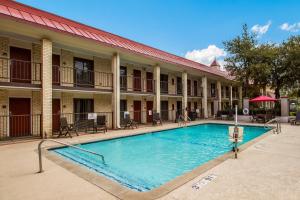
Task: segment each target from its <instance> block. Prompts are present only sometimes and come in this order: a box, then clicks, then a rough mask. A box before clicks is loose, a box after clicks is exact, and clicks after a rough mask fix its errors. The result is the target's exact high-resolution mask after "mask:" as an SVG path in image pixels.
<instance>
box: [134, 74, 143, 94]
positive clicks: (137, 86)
mask: <svg viewBox="0 0 300 200" xmlns="http://www.w3.org/2000/svg"><path fill="white" fill-rule="evenodd" d="M141 82H142V79H141V71H140V70H133V90H134V91H141V88H142V86H141Z"/></svg>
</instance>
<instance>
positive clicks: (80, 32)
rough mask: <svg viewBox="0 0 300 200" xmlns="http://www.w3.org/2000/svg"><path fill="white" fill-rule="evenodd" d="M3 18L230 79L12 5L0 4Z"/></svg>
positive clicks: (198, 65) (2, 1)
mask: <svg viewBox="0 0 300 200" xmlns="http://www.w3.org/2000/svg"><path fill="white" fill-rule="evenodd" d="M3 16H6V17H10V18H12V19H14V20H17V21H22V22H28V23H31V24H36V25H39V26H41V27H43V28H47V29H50V30H54V31H60V32H64V33H68V34H71V35H73V36H79V37H82V38H86V39H91V40H95V41H97V42H100V43H102V44H104V45H108V46H111V47H116V48H121V49H125V50H127V51H130V52H132V53H136V54H142V55H144V56H147V57H150V58H154V59H156V60H159V61H163V62H167V63H171V64H176V65H182V66H186V67H191V68H195V69H199V70H201V71H204V72H208V73H211V74H215V75H218V76H222V77H225V78H228V79H231V77H230V76H229V75H228V73H227V72H224V71H220V70H217V69H214V68H212V67H208V66H206V65H203V64H201V63H197V62H194V61H191V60H188V59H185V58H183V57H180V56H176V55H174V54H170V53H167V52H165V51H162V50H159V49H156V48H153V47H150V46H147V45H144V44H141V43H138V42H135V41H132V40H129V39H126V38H123V37H120V36H117V35H114V34H111V33H108V32H105V31H102V30H99V29H96V28H94V27H91V26H87V25H84V24H81V23H78V22H75V21H72V20H69V19H66V18H64V17H60V16H57V15H54V14H52V13H49V12H46V11H43V10H39V9H36V8H33V7H30V6H27V5H24V4H21V3H18V2H15V1H11V0H0V17H3Z"/></svg>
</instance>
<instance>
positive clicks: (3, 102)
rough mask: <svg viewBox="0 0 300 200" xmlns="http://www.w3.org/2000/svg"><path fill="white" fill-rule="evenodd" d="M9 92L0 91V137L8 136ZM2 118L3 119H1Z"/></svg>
mask: <svg viewBox="0 0 300 200" xmlns="http://www.w3.org/2000/svg"><path fill="white" fill-rule="evenodd" d="M8 109H9V107H8V91H7V90H0V135H3V136H7V135H8V129H9V124H8V119H7V117H5V116H7V115H8ZM1 116H2V117H1Z"/></svg>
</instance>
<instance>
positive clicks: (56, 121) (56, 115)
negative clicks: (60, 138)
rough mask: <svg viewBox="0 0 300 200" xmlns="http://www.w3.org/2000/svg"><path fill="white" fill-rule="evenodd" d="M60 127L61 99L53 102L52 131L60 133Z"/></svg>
mask: <svg viewBox="0 0 300 200" xmlns="http://www.w3.org/2000/svg"><path fill="white" fill-rule="evenodd" d="M59 127H60V99H53V100H52V129H53V132H57V131H59Z"/></svg>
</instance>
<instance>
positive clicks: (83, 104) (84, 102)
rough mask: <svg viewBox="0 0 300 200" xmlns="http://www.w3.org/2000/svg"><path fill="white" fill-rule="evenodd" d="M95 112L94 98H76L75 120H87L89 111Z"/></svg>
mask: <svg viewBox="0 0 300 200" xmlns="http://www.w3.org/2000/svg"><path fill="white" fill-rule="evenodd" d="M93 112H94V100H93V99H74V115H75V116H74V117H75V122H76V121H80V120H86V119H87V116H88V113H93Z"/></svg>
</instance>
